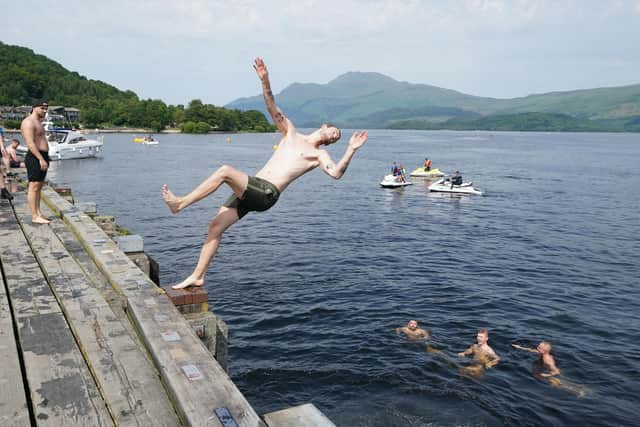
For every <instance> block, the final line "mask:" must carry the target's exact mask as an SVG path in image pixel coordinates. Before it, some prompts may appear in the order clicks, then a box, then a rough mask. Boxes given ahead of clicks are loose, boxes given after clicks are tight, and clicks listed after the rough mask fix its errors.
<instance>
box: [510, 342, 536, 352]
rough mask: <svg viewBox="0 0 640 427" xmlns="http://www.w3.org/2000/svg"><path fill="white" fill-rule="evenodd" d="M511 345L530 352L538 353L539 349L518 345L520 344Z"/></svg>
mask: <svg viewBox="0 0 640 427" xmlns="http://www.w3.org/2000/svg"><path fill="white" fill-rule="evenodd" d="M511 347H513V348H516V349H518V350H524V351H528V352H529V353H537V352H538V350H536V349H534V348H529V347H523V346H521V345H518V344H511Z"/></svg>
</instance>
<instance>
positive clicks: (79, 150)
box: [16, 126, 103, 160]
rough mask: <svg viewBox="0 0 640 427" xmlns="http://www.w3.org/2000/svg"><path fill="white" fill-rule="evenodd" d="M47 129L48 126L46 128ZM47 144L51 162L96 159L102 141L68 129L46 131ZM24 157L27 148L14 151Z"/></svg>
mask: <svg viewBox="0 0 640 427" xmlns="http://www.w3.org/2000/svg"><path fill="white" fill-rule="evenodd" d="M47 127H48V126H47ZM46 137H47V141H48V142H49V158H50V159H51V160H69V159H85V158H87V157H96V156H97V155H98V153H100V150H101V149H102V144H103V142H102V140H96V139H88V138H86V137H85V136H84V135H83V134H81V133H80V132H78V131H75V130H70V129H59V128H49V129H46ZM16 151H17V152H18V154H20V155H22V156H24V155H26V154H27V151H28V148H27V147H25V146H20V147H18V148H17V149H16Z"/></svg>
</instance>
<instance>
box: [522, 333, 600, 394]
mask: <svg viewBox="0 0 640 427" xmlns="http://www.w3.org/2000/svg"><path fill="white" fill-rule="evenodd" d="M511 347H513V348H516V349H518V350H525V351H528V352H529V353H536V354H538V355H540V357H539V358H538V359H536V360H535V361H534V362H533V376H534V377H536V378H538V379H540V380H545V381H548V382H549V384H551V385H552V386H553V387H557V388H559V389H561V390H565V391H568V392H570V393H574V394H575V395H577V396H578V397H584V396H587V395H589V394H591V390H589V389H588V388H586V387H585V386H583V385H581V384H576V383H574V382H571V381H569V380H567V379H566V378H563V379H560V378H558V376H560V369H558V367H557V366H556V361H555V359H554V357H553V355H552V354H551V343H550V342H548V341H542V342H541V343H540V344H538V347H536V348H535V349H534V348H529V347H523V346H520V345H518V344H511Z"/></svg>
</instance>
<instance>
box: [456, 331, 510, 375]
mask: <svg viewBox="0 0 640 427" xmlns="http://www.w3.org/2000/svg"><path fill="white" fill-rule="evenodd" d="M476 341H477V343H476V344H473V345H472V346H471V347H469V348H468V349H466V350H465V351H463V352H461V353H458V356H460V357H464V356H470V355H473V358H474V359H475V360H476V362H478V363H477V364H476V365H474V366H467V367H465V368H463V369H462V373H466V374H471V375H473V376H480V375H481V374H482V370H483V369H489V368H491V367H493V366H496V365H497V364H498V362H499V361H500V356H498V355H497V354H496V352H495V351H493V349H492V348H491V347H490V346H489V344H487V342H488V341H489V331H488V330H486V329H481V330H479V331H478V334H477V335H476Z"/></svg>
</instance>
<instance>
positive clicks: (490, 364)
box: [484, 352, 500, 369]
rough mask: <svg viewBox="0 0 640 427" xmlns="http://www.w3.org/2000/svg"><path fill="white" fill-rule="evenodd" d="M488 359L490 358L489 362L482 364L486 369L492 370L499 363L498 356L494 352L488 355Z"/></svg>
mask: <svg viewBox="0 0 640 427" xmlns="http://www.w3.org/2000/svg"><path fill="white" fill-rule="evenodd" d="M489 357H490V358H491V360H490V361H488V362H487V363H485V364H484V367H485V368H486V369H489V368H493V367H494V366H496V365H497V364H498V363H499V362H500V356H498V355H497V354H496V353H495V352H492V353H490V354H489Z"/></svg>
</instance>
